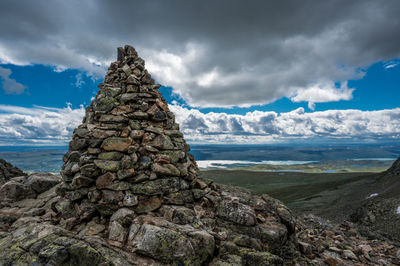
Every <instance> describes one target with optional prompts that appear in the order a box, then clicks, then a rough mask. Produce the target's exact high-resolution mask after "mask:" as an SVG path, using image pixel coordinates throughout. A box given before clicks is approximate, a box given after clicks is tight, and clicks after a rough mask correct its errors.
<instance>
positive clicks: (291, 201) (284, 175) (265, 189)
mask: <svg viewBox="0 0 400 266" xmlns="http://www.w3.org/2000/svg"><path fill="white" fill-rule="evenodd" d="M370 175H371V173H355V172H353V173H333V174H331V173H324V174H316V173H303V172H256V171H243V170H207V171H202V177H204V178H209V179H211V180H214V181H215V182H218V183H222V184H230V185H234V186H240V187H245V188H248V189H250V190H252V191H254V192H255V193H257V194H262V193H267V194H269V195H271V196H272V197H274V198H277V199H279V200H281V201H283V202H284V203H285V204H287V205H288V206H289V207H291V208H295V209H303V208H304V207H305V206H307V202H308V201H310V200H312V202H313V205H319V204H322V202H318V200H316V198H318V197H320V195H319V194H320V193H324V192H325V191H335V190H338V191H337V192H338V193H337V194H338V195H339V194H340V187H342V186H343V185H345V184H349V183H354V182H355V183H357V182H364V181H365V182H368V180H369V176H370ZM321 200H323V201H324V202H323V203H324V204H325V203H326V202H325V200H326V199H325V198H323V197H321ZM308 207H310V208H313V206H308Z"/></svg>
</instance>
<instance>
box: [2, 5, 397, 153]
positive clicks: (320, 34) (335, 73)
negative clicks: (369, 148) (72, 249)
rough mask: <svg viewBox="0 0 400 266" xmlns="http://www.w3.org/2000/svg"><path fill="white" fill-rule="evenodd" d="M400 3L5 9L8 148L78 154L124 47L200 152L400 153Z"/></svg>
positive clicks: (4, 111)
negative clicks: (316, 148)
mask: <svg viewBox="0 0 400 266" xmlns="http://www.w3.org/2000/svg"><path fill="white" fill-rule="evenodd" d="M399 13H400V2H399V1H397V0H386V1H372V0H360V1H357V0H354V1H344V0H343V1H342V0H332V1H317V0H312V1H311V0H302V1H298V0H291V1H287V0H283V1H282V0H281V1H250V2H249V1H246V2H245V1H236V0H229V1H228V0H220V1H208V0H203V1H183V0H181V1H178V0H171V1H162V0H155V1H118V3H116V2H115V1H111V0H87V1H77V0H70V1H59V0H54V1H43V0H37V1H29V0H25V1H24V0H18V1H15V0H12V1H8V0H3V1H1V2H0V145H65V144H66V143H68V141H69V139H70V138H71V135H72V131H73V129H74V128H75V127H76V126H78V125H79V124H80V123H81V121H82V117H83V116H84V113H85V107H86V106H87V105H89V104H90V102H91V100H92V99H93V97H94V96H95V95H96V93H97V90H98V88H97V85H98V84H99V83H101V82H102V81H103V78H104V75H105V73H106V71H107V68H108V66H109V64H110V63H111V62H112V61H115V60H116V48H117V47H118V46H124V45H125V44H130V45H132V46H134V47H135V48H136V50H137V51H138V53H139V55H140V56H141V57H142V58H143V59H144V60H145V61H146V68H147V69H148V70H149V72H150V73H151V74H152V76H153V77H154V78H155V80H156V81H157V82H158V83H160V84H162V85H163V87H162V88H161V89H160V91H161V92H162V93H163V95H164V97H165V98H166V99H167V101H168V102H169V104H170V109H171V110H172V111H173V112H174V113H175V114H176V119H177V121H178V122H179V123H180V125H181V129H182V131H183V133H184V134H185V138H186V139H187V141H188V142H189V143H206V144H211V143H222V144H224V143H229V144H232V143H237V144H253V143H254V144H256V143H262V144H274V143H292V142H296V143H353V142H354V143H378V144H379V143H393V142H394V143H399V140H400V104H399V103H400V96H399V95H400V94H399V91H400V35H399V32H400V16H398V14H399Z"/></svg>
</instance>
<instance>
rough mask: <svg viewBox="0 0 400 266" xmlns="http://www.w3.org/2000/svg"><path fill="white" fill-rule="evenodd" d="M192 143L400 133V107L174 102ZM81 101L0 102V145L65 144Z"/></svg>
mask: <svg viewBox="0 0 400 266" xmlns="http://www.w3.org/2000/svg"><path fill="white" fill-rule="evenodd" d="M170 109H171V111H173V112H174V113H175V115H176V120H177V122H178V123H180V125H181V130H182V132H183V133H184V134H185V138H186V139H187V140H188V142H189V143H225V144H232V143H238V144H245V143H275V142H288V141H289V142H290V141H295V140H304V139H309V140H313V139H319V140H338V139H341V140H342V139H348V140H349V141H354V142H357V141H364V142H365V141H374V140H386V141H387V140H394V141H398V139H399V138H400V108H395V109H390V110H381V111H360V110H328V111H323V112H312V113H307V112H305V111H304V109H303V108H298V109H296V110H293V111H291V112H287V113H280V114H278V113H276V112H261V111H254V112H249V113H246V114H245V115H232V114H226V113H202V112H200V111H199V110H197V109H190V110H189V109H187V108H184V107H181V106H179V105H170ZM84 113H85V110H84V108H83V107H81V108H78V109H72V108H71V107H70V106H69V105H68V106H67V107H66V108H47V107H40V106H37V107H34V108H25V107H17V106H9V105H0V145H10V144H27V143H29V144H32V143H33V144H34V143H36V144H47V145H48V144H64V145H65V144H66V143H68V141H69V140H70V138H71V135H72V132H73V129H74V128H75V127H77V126H78V125H79V124H80V123H81V122H82V118H83V116H84Z"/></svg>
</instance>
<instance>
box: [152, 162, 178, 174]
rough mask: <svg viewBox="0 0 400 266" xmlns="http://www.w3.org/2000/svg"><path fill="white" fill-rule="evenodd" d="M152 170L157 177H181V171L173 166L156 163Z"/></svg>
mask: <svg viewBox="0 0 400 266" xmlns="http://www.w3.org/2000/svg"><path fill="white" fill-rule="evenodd" d="M151 169H152V171H154V172H155V173H156V174H157V175H165V176H179V175H180V171H179V170H178V168H176V167H175V166H174V165H173V164H158V163H154V164H153V165H152V166H151Z"/></svg>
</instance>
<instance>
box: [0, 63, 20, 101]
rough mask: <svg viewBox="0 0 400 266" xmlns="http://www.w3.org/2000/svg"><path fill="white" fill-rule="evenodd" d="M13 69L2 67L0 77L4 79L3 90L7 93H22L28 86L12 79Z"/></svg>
mask: <svg viewBox="0 0 400 266" xmlns="http://www.w3.org/2000/svg"><path fill="white" fill-rule="evenodd" d="M11 73H12V72H11V70H10V69H7V68H3V67H0V79H1V80H2V81H3V90H4V92H5V93H6V94H22V93H24V91H25V89H26V87H25V86H24V85H23V84H21V83H18V82H17V81H16V80H15V79H11V78H10V75H11Z"/></svg>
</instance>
